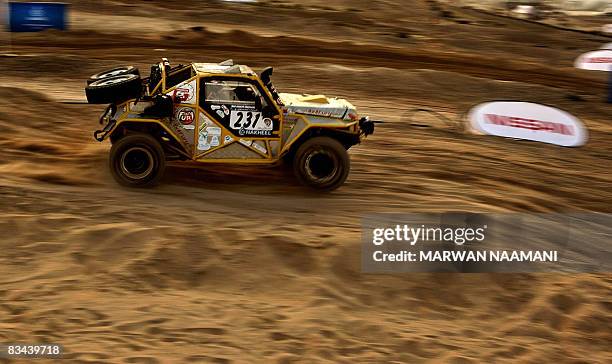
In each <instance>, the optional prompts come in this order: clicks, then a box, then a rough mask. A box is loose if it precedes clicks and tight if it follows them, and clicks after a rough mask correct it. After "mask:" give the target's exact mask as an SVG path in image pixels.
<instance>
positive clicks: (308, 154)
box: [293, 136, 351, 191]
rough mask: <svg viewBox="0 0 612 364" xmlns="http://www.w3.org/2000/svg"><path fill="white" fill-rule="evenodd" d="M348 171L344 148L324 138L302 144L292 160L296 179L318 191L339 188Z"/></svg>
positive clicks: (347, 160)
mask: <svg viewBox="0 0 612 364" xmlns="http://www.w3.org/2000/svg"><path fill="white" fill-rule="evenodd" d="M350 169H351V165H350V159H349V156H348V153H347V151H346V149H345V148H344V146H343V145H342V144H341V143H340V142H339V141H337V140H335V139H332V138H330V137H325V136H321V137H316V138H312V139H310V140H307V141H306V142H304V144H302V145H301V146H300V147H299V148H298V149H297V151H296V153H295V156H294V159H293V171H294V173H295V176H296V177H297V179H298V180H299V181H300V182H301V183H302V184H304V185H306V186H309V187H312V188H314V189H316V190H319V191H333V190H335V189H336V188H338V187H340V186H341V185H342V184H343V183H344V181H346V178H347V177H348V174H349V171H350Z"/></svg>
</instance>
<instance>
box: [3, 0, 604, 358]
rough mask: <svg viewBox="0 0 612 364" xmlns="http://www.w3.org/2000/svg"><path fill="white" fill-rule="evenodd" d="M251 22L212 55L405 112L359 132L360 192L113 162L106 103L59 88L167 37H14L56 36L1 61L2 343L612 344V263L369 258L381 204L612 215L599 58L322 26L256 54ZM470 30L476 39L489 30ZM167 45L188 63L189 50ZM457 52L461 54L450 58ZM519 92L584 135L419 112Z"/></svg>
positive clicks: (567, 352)
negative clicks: (610, 269) (379, 267)
mask: <svg viewBox="0 0 612 364" xmlns="http://www.w3.org/2000/svg"><path fill="white" fill-rule="evenodd" d="M340 3H341V2H338V3H337V4H340ZM334 4H336V3H334ZM337 4H336V5H337ZM419 4H420V2H419ZM423 4H425V2H423ZM391 5H393V4H391ZM391 5H390V3H388V2H378V3H376V6H379V10H380V11H381V14H382V15H380V14H379V15H377V17H378V18H375V19H370V20H371V21H372V24H380V22H381V19H383V20H384V17H385V16H388V15H385V14H388V13H390V12H392V8H393V7H392V6H391ZM338 6H345V5H343V4H341V5H338ZM348 6H350V5H348ZM419 6H421V5H419ZM388 7H389V8H388ZM427 8H428V7H427V6H426V5H423V6H422V9H425V10H422V11H426V9H427ZM136 9H138V7H137V8H136ZM144 9H147V8H144ZM389 9H391V10H389ZM419 9H421V8H420V7H419ZM143 11H144V10H143ZM321 11H323V12H325V11H324V10H321ZM385 11H386V12H385ZM317 14H318V13H317ZM177 16H180V14H178V15H177ZM405 22H408V23H410V19H407V20H405ZM402 24H403V23H402ZM406 24H407V23H406ZM406 24H404V25H406ZM411 24H413V23H411ZM404 25H402V26H404ZM252 26H253V27H256V26H259V25H256V24H255V25H252ZM406 26H407V25H406ZM513 26H514V25H513ZM237 27H238V26H237ZM75 32H76V31H75ZM200 33H202V32H193V31H177V33H176V34H174V35H175V36H176V35H178V36H180V35H181V34H182V35H188V36H191V37H194V39H199V38H198V37H201V36H202V34H200ZM236 34H243V33H234V36H235V35H236ZM244 34H245V37H247V36H248V39H249V42H251V43H248V42H247V43H246V44H247V45H246V46H245V45H240V46H235V48H232V47H234V46H233V45H232V44H228V47H229V48H227V49H225V48H224V47H223V44H222V43H223V42H222V41H221V40H218V42H219V43H216V44H215V43H213V44H210V43H207V44H206V45H203V46H202V47H199V48H198V49H197V50H198V52H199V51H202V52H203V54H204V55H205V58H206V59H210V58H214V59H215V60H216V59H217V58H223V57H225V56H228V55H229V56H232V54H235V55H237V56H239V57H240V60H241V61H248V62H249V63H251V62H253V63H254V64H255V65H257V66H264V65H267V64H275V65H279V67H277V69H276V72H275V80H276V83H277V87H278V88H279V89H281V90H287V91H300V90H301V91H304V90H311V91H312V92H317V93H318V92H324V93H329V94H337V95H340V96H345V97H347V98H349V99H350V100H351V101H353V102H354V103H355V104H356V105H357V106H358V107H359V108H360V109H361V110H363V111H364V112H367V113H369V114H372V115H374V116H376V117H380V118H383V119H386V120H388V121H390V122H389V123H388V124H385V125H384V126H382V127H381V128H379V130H378V131H377V133H376V134H375V135H374V136H373V137H372V138H370V139H369V140H368V141H367V142H366V143H365V144H363V145H360V146H357V147H355V148H354V149H352V150H351V157H352V165H353V169H352V174H351V176H350V178H349V180H348V182H347V184H346V185H345V186H344V187H343V188H342V189H340V190H338V191H337V192H335V193H333V194H329V195H324V196H321V195H317V194H313V193H310V192H308V191H306V190H304V189H303V188H302V187H301V186H299V185H297V184H296V182H295V181H294V180H293V178H292V177H291V175H290V173H289V171H286V170H283V169H280V170H279V169H263V170H261V169H254V168H236V167H235V168H214V167H205V168H196V169H191V168H182V167H179V166H174V167H170V168H169V173H168V175H167V176H166V177H165V179H164V180H163V182H162V185H161V186H160V187H158V188H156V189H154V190H131V189H123V188H120V187H118V186H117V185H116V184H115V183H114V182H113V181H112V179H111V178H110V176H109V172H108V170H107V159H106V158H107V152H108V148H109V146H108V145H107V144H100V143H97V142H95V141H93V140H92V138H91V132H92V130H94V129H95V128H96V127H97V124H96V121H97V116H98V113H99V112H100V111H101V110H100V108H98V107H89V106H87V105H62V104H59V103H57V102H56V101H55V99H58V98H60V99H61V98H62V97H69V98H73V97H76V96H78V95H79V93H80V91H79V89H80V87H82V80H83V79H84V78H85V77H86V76H87V75H88V74H90V73H92V72H93V71H95V70H97V69H99V68H102V67H104V65H105V64H108V63H110V62H112V63H113V64H116V63H133V64H136V65H138V66H140V67H141V69H143V70H146V68H145V65H146V64H148V63H150V62H152V61H153V59H148V58H155V57H153V56H154V55H155V54H156V53H155V52H154V51H152V50H151V49H150V48H148V47H149V45H153V44H154V43H153V42H152V43H150V44H149V43H147V47H145V46H144V45H143V48H142V49H141V50H140V51H139V52H137V54H133V53H132V54H130V53H128V52H127V51H126V50H125V49H124V48H115V49H114V51H115V52H113V53H101V52H100V49H101V48H102V47H101V46H99V45H100V44H105V43H106V42H109V38H108V37H107V36H103V35H100V34H99V33H92V34H90V35H89V36H86V35H84V34H82V33H78V32H76V33H69V34H67V35H57V36H54V37H53V38H51V39H48V40H47V41H46V42H45V44H42V43H41V42H40V41H37V40H36V39H35V38H34V37H31V36H26V37H23V38H19V39H17V42H16V43H17V49H18V50H19V51H26V52H27V53H35V54H38V55H36V56H31V57H27V58H26V57H20V58H18V59H7V58H2V59H1V61H2V65H3V66H5V67H6V68H5V69H8V70H7V72H6V73H4V74H3V76H2V79H1V80H2V82H3V84H4V85H5V86H4V87H0V129H1V130H2V132H1V133H0V148H2V151H3V152H2V154H0V196H1V197H0V211H1V213H2V219H1V220H0V224H1V225H0V261H2V263H3V264H2V265H0V277H2V278H1V279H0V317H2V320H1V321H0V341H1V342H22V341H39V342H44V341H46V342H57V343H60V344H63V345H65V347H66V349H67V352H68V356H67V358H68V359H69V361H70V362H82V363H93V362H131V363H157V362H159V363H171V362H176V363H185V362H203V363H230V362H237V363H241V362H266V363H267V362H278V363H290V362H300V361H302V362H308V363H311V362H346V363H354V362H372V363H391V362H402V363H441V362H442V363H476V362H509V363H510V362H512V363H514V362H551V361H556V362H560V363H564V362H568V363H578V362H584V361H585V360H586V361H588V362H601V363H604V362H606V361H608V360H610V359H611V357H610V354H609V350H608V349H607V343H608V342H609V341H610V339H611V337H610V331H609V329H608V328H609V327H610V326H612V321H611V320H612V319H611V317H612V314H611V310H612V307H611V306H610V299H609V293H610V291H611V287H612V280H611V279H610V277H609V275H603V274H602V275H575V276H568V275H552V274H550V275H546V274H508V275H502V274H499V275H495V274H482V275H451V274H437V275H436V274H417V275H410V276H372V275H363V274H361V272H360V247H359V241H360V218H361V217H362V216H363V214H364V213H366V212H439V211H449V210H450V211H531V212H552V211H554V212H565V211H572V212H575V211H599V212H610V204H609V200H610V197H611V196H610V188H609V187H610V185H611V182H612V176H611V175H610V173H609V171H610V155H612V153H611V152H612V147H611V146H610V145H611V144H610V136H611V134H612V127H611V126H610V124H609V118H610V109H609V106H608V105H605V104H602V103H601V102H600V100H601V95H600V94H598V91H597V90H594V89H593V88H592V87H599V86H601V85H602V84H601V80H600V79H598V77H597V76H591V75H584V74H578V73H572V74H569V75H568V76H567V77H566V78H565V79H559V78H563V77H561V75H565V72H566V71H567V70H566V68H565V66H561V67H559V66H557V65H548V66H547V67H546V68H545V71H543V72H542V73H539V72H537V71H536V68H529V67H536V66H537V65H538V63H537V62H536V61H534V58H530V59H528V58H524V57H523V56H521V59H519V60H518V61H513V62H507V63H502V64H501V65H499V66H498V68H496V69H495V72H493V70H491V71H487V72H486V74H479V73H478V72H480V71H474V70H476V69H477V68H476V65H477V64H478V63H479V62H484V60H483V59H482V58H478V55H475V54H470V53H469V52H468V51H465V50H464V51H457V54H456V55H455V54H449V55H446V53H444V52H441V51H440V52H437V53H433V54H434V55H436V57H434V59H433V60H431V59H428V60H427V61H425V60H423V59H421V58H418V57H420V55H422V54H424V52H420V51H418V50H415V49H406V48H407V47H405V46H402V47H390V46H389V45H388V44H386V43H385V42H387V40H381V42H380V44H379V45H372V44H371V43H372V39H377V38H376V37H378V36H379V35H371V34H368V35H364V38H368V39H369V37H372V39H369V40H368V43H370V44H369V45H366V46H365V48H363V49H369V50H370V51H368V52H366V53H364V54H358V53H357V51H356V50H355V51H354V52H356V53H355V54H354V57H349V58H348V59H347V57H345V56H341V55H340V54H339V53H338V52H340V51H341V49H342V47H343V46H344V45H346V44H345V43H341V42H334V41H332V42H329V43H323V42H313V43H312V45H311V47H312V48H308V49H307V50H302V51H299V50H300V49H302V46H304V39H293V40H292V42H295V43H292V45H291V47H289V46H287V47H288V48H287V49H295V50H298V52H297V53H298V54H299V56H297V57H282V56H277V55H270V54H266V53H263V52H261V51H258V50H257V47H260V46H262V42H263V41H264V40H265V39H263V38H261V37H260V36H259V35H257V34H256V33H252V34H249V33H244ZM167 35H168V33H165V32H164V33H163V34H159V35H157V36H159V37H163V36H167ZM28 37H30V38H28ZM64 37H66V38H64ZM227 37H228V38H222V40H224V41H227V40H229V39H230V38H231V36H229V35H228V36H227ZM474 37H475V39H477V42H476V43H477V45H478V47H485V46H486V44H488V43H487V40H483V39H479V37H480V35H479V34H474ZM551 37H553V38H554V37H555V35H554V34H553V35H551ZM219 39H221V38H219ZM75 40H79V42H78V43H75ZM277 41H279V40H278V39H277ZM445 41H447V40H444V42H445ZM448 41H452V40H448ZM559 42H567V45H570V46H571V45H572V44H573V43H574V42H575V40H571V39H568V40H566V41H564V40H559ZM96 44H98V45H96ZM180 44H181V43H180V42H178V43H175V46H176V47H178V46H180ZM90 47H91V48H90ZM514 47H516V48H520V46H519V45H516V44H515V45H514ZM349 48H350V47H349ZM314 51H317V53H318V54H317V55H316V56H313V55H312V54H310V53H313V52H314ZM377 52H379V53H377ZM380 52H383V53H380ZM384 52H388V53H384ZM521 52H525V53H527V51H525V50H523V51H521ZM569 53H570V51H567V52H565V51H563V52H561V51H560V57H565V58H569ZM168 54H169V56H170V57H171V59H176V60H177V61H181V60H182V61H187V60H189V59H190V54H191V53H189V52H186V51H184V50H181V49H179V48H172V47H169V50H168ZM410 54H412V55H413V56H414V58H410V57H409V56H406V55H410ZM428 54H429V53H428ZM503 54H508V53H507V51H506V50H500V51H499V55H503ZM404 56H406V57H407V59H403V57H404ZM388 57H390V58H391V59H393V62H389V61H388V60H387V58H388ZM145 58H147V59H145ZM234 58H238V57H236V56H234ZM449 59H452V60H457V59H461V60H462V61H461V62H459V61H457V62H452V63H449V65H450V66H449V67H444V65H445V63H444V62H446V61H448V60H449ZM468 60H469V62H468ZM5 61H6V62H5ZM533 62H535V63H533ZM532 63H533V66H532ZM525 67H527V68H525ZM537 67H539V66H537ZM33 68H36V69H37V70H38V72H37V73H36V76H35V77H32V72H31V70H32V69H33ZM420 68H424V69H420ZM304 74H305V75H308V77H298V76H297V75H304ZM475 75H476V76H481V77H474V76H475ZM499 80H506V81H508V80H510V81H511V82H502V81H499ZM7 85H10V86H12V88H9V87H6V86H7ZM551 86H554V87H551ZM516 95H521V97H522V98H528V99H529V100H532V101H538V102H545V103H549V104H552V105H556V106H559V107H561V108H563V109H566V110H568V111H570V112H572V113H574V114H576V115H579V116H580V117H581V118H582V119H583V121H584V122H585V124H586V125H587V127H588V128H589V131H590V141H589V143H588V144H587V146H585V147H584V148H579V149H565V148H559V147H555V146H550V145H543V144H536V143H528V142H520V141H511V140H504V139H497V138H489V137H484V136H473V135H468V134H465V133H462V132H461V129H460V128H456V127H455V128H450V129H443V130H439V129H433V128H426V129H421V128H415V127H413V126H411V125H410V123H409V120H408V119H409V118H408V116H409V115H410V113H409V110H410V109H412V108H414V107H418V106H421V105H427V106H429V107H432V108H435V109H437V110H440V111H443V112H444V113H445V115H447V116H448V117H450V118H452V119H453V120H460V118H461V114H462V113H463V112H465V111H466V110H467V108H469V106H470V105H472V104H473V103H476V102H479V101H484V100H487V99H490V98H515V97H516ZM568 95H579V96H580V97H582V98H583V101H572V99H568V97H567V96H568ZM15 105H18V107H15ZM417 118H418V119H419V120H420V121H425V118H424V117H423V116H422V115H417ZM2 360H3V359H0V362H2Z"/></svg>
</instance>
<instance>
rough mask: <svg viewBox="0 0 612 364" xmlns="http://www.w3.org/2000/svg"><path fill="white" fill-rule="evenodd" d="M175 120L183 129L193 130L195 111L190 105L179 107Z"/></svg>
mask: <svg viewBox="0 0 612 364" xmlns="http://www.w3.org/2000/svg"><path fill="white" fill-rule="evenodd" d="M176 120H177V121H178V122H179V123H180V124H181V125H182V126H183V128H184V129H188V130H193V129H195V125H193V122H194V120H195V111H194V110H193V109H192V108H190V107H181V108H180V109H178V110H177V111H176Z"/></svg>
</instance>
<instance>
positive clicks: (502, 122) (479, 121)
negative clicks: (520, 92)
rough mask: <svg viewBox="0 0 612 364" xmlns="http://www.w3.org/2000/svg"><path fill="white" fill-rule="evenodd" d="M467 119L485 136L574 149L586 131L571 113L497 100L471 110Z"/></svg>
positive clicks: (528, 103)
mask: <svg viewBox="0 0 612 364" xmlns="http://www.w3.org/2000/svg"><path fill="white" fill-rule="evenodd" d="M468 117H469V120H470V123H471V125H472V127H473V128H474V129H476V130H477V131H480V132H482V133H484V134H489V135H495V136H501V137H507V138H516V139H525V140H532V141H537V142H542V143H550V144H556V145H560V146H564V147H577V146H581V145H584V144H585V143H586V141H587V130H586V129H585V127H584V126H583V124H582V122H581V121H580V120H578V119H577V118H576V117H574V116H572V115H571V114H569V113H567V112H565V111H562V110H559V109H556V108H554V107H550V106H545V105H540V104H534V103H530V102H518V101H499V102H488V103H484V104H480V105H477V106H475V107H474V108H472V110H470V113H469V116H468Z"/></svg>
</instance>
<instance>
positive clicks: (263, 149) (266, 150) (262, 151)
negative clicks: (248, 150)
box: [251, 142, 268, 154]
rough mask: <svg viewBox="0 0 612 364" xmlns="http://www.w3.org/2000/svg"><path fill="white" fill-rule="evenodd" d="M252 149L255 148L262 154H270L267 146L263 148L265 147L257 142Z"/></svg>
mask: <svg viewBox="0 0 612 364" xmlns="http://www.w3.org/2000/svg"><path fill="white" fill-rule="evenodd" d="M251 147H253V148H255V149H257V150H258V151H259V152H261V153H262V154H268V149H267V148H266V147H265V146H263V145H261V144H259V143H257V142H254V143H253V144H252V145H251Z"/></svg>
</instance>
